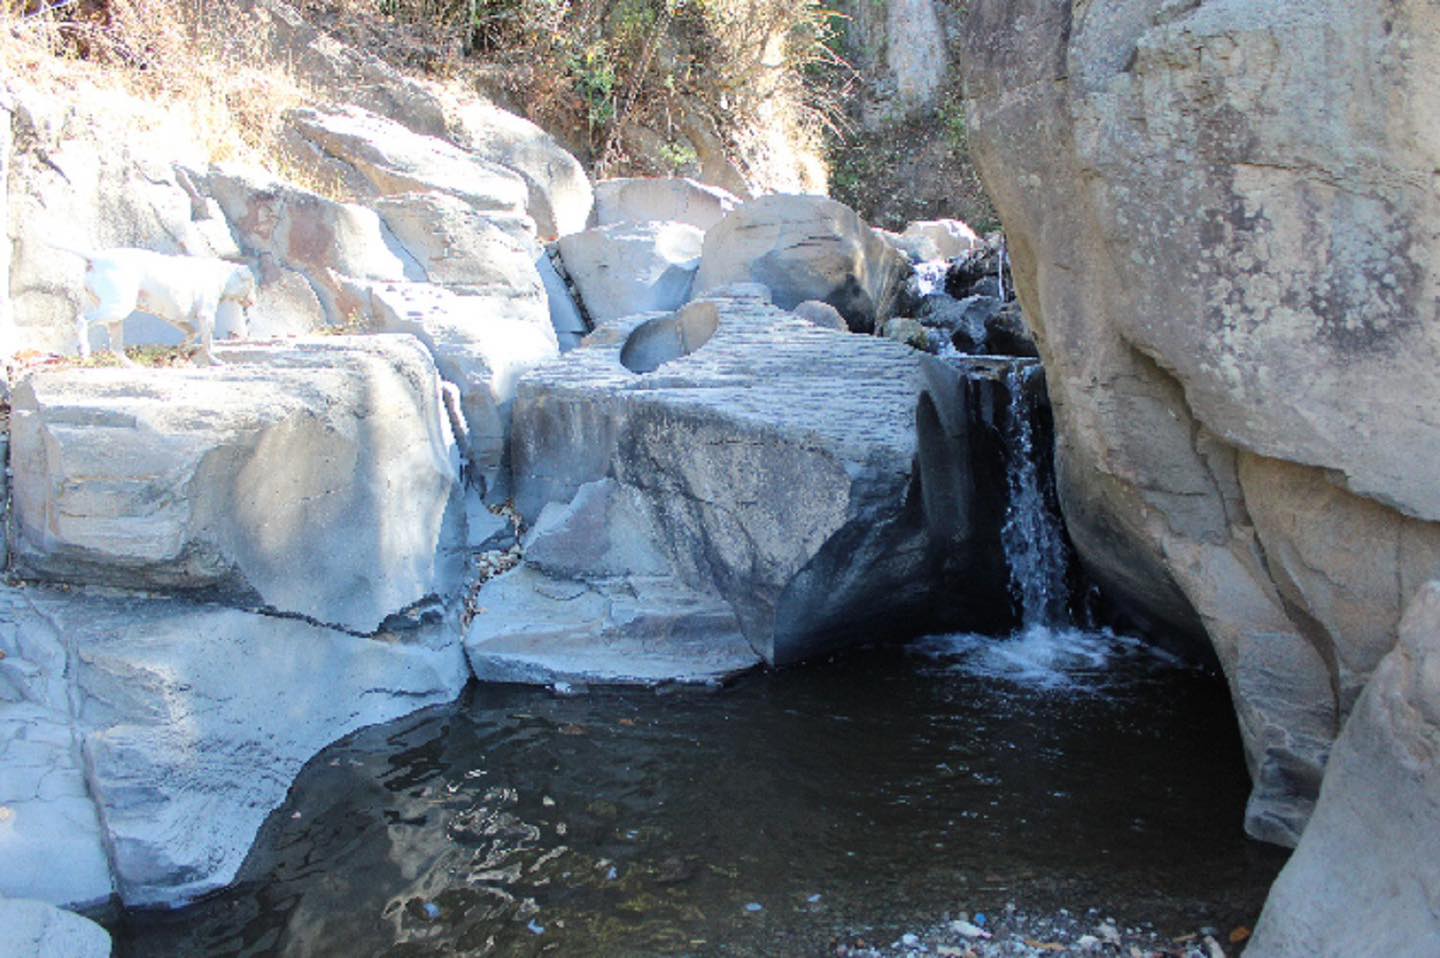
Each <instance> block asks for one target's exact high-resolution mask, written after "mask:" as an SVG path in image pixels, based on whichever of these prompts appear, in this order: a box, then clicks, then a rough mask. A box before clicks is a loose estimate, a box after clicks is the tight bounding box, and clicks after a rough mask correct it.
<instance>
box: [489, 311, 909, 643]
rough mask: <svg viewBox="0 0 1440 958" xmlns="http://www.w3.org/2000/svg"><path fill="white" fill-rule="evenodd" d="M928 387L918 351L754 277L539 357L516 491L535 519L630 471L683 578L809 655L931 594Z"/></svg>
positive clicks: (760, 636) (529, 387)
mask: <svg viewBox="0 0 1440 958" xmlns="http://www.w3.org/2000/svg"><path fill="white" fill-rule="evenodd" d="M627 364H628V365H627ZM632 368H635V369H649V370H651V371H649V372H643V373H639V372H635V371H632ZM920 390H921V363H920V356H919V354H918V353H915V352H914V351H913V350H909V349H907V348H905V347H903V346H900V345H898V344H894V343H887V342H883V341H880V340H878V339H875V338H873V337H861V336H851V335H848V334H843V333H837V332H834V331H831V330H825V329H821V328H819V327H816V326H814V325H813V324H811V323H809V322H806V321H805V320H803V319H799V318H797V317H795V316H792V315H790V314H788V313H785V312H783V311H781V310H779V309H777V308H775V307H773V306H771V305H770V304H769V303H768V295H767V291H765V290H764V289H760V288H755V287H742V288H741V289H739V290H732V291H730V292H729V293H727V294H726V297H725V298H715V299H711V300H706V301H701V302H696V303H691V304H690V305H688V306H686V307H685V308H684V309H683V310H681V311H680V312H679V313H678V314H655V315H651V316H645V317H636V318H633V319H630V320H626V321H623V322H620V323H616V324H612V325H610V326H606V327H602V328H601V329H600V330H598V331H597V332H596V333H594V334H592V335H591V337H589V339H588V340H587V344H586V345H585V346H584V347H582V348H580V349H577V350H574V351H572V352H570V353H568V354H566V356H565V357H563V358H562V359H560V360H557V361H552V362H548V363H545V364H542V365H540V366H538V367H536V368H535V369H534V370H532V371H531V372H530V373H528V374H527V375H526V376H525V378H524V379H523V380H522V381H521V384H520V387H519V391H518V394H517V399H516V408H515V429H514V440H513V442H512V460H513V466H514V475H515V492H516V502H517V505H518V506H519V508H520V510H521V512H522V514H524V515H525V516H526V518H527V520H530V521H532V522H533V521H534V519H536V518H537V517H538V516H539V514H540V512H541V511H542V509H543V508H544V507H545V505H546V504H547V503H552V502H555V503H570V502H571V501H572V500H575V499H576V495H577V493H578V492H579V491H580V489H581V487H582V486H585V485H586V484H587V483H591V482H595V481H597V480H600V479H605V478H609V479H613V480H614V481H615V482H617V483H618V484H619V485H620V486H622V487H623V488H624V489H628V490H630V491H632V492H633V493H635V497H634V498H635V501H636V502H638V503H639V506H638V508H639V509H640V510H641V511H642V512H643V513H644V522H643V524H641V525H636V526H635V528H636V529H637V530H638V531H637V532H635V533H634V534H635V535H636V536H639V537H649V538H653V540H654V545H655V548H656V550H657V551H658V553H659V554H660V555H662V556H664V558H665V561H666V562H667V563H668V568H669V569H670V570H671V571H672V572H673V574H674V575H675V576H676V578H678V579H679V580H680V581H682V582H684V583H685V584H686V585H687V586H689V587H690V588H692V589H695V590H697V591H700V592H703V593H708V594H713V595H718V596H720V597H721V598H723V599H724V600H725V601H726V602H728V603H729V604H730V606H731V608H732V609H733V610H734V611H735V614H736V617H737V619H738V620H739V622H740V625H741V628H742V630H743V632H744V634H745V636H746V638H747V640H748V641H749V642H750V644H751V646H752V648H754V649H755V651H756V652H757V653H758V654H759V655H761V656H762V657H763V658H765V659H766V660H767V661H771V662H787V661H794V660H796V659H799V658H803V657H806V656H807V655H811V654H816V653H817V652H818V651H822V650H823V648H824V647H825V646H826V645H827V644H828V643H829V642H830V641H831V640H832V639H834V638H835V637H836V636H837V635H838V634H840V633H846V632H851V633H853V632H854V630H855V629H857V628H863V627H864V625H865V624H866V623H870V624H874V623H875V622H877V621H879V620H882V619H884V617H886V616H887V615H893V614H896V613H897V612H898V611H899V610H903V609H911V608H913V607H915V606H917V605H919V604H921V603H923V601H924V598H925V596H926V594H927V589H928V583H927V582H926V581H924V576H923V574H922V573H921V568H920V567H921V565H922V557H921V553H922V552H923V542H922V541H921V540H922V537H923V534H924V530H923V521H922V520H921V519H920V518H919V516H918V514H916V512H917V511H908V512H907V502H908V494H909V492H908V490H909V488H910V484H911V479H912V471H913V464H914V458H915V452H916V435H915V410H916V404H917V400H918V396H919V393H920ZM597 502H598V500H597ZM597 508H598V506H597ZM646 530H651V531H646ZM608 554H610V553H607V555H608ZM607 561H608V560H607ZM606 571H612V572H613V571H614V570H606ZM599 572H600V570H599V569H596V570H591V572H590V573H589V574H587V572H586V570H585V569H584V568H570V569H566V570H564V574H565V575H566V576H568V577H570V578H575V579H580V580H589V579H594V578H598V577H599Z"/></svg>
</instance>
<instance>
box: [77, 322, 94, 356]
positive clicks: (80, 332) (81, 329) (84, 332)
mask: <svg viewBox="0 0 1440 958" xmlns="http://www.w3.org/2000/svg"><path fill="white" fill-rule="evenodd" d="M75 339H76V340H77V341H78V342H79V344H80V358H81V359H89V358H90V318H89V316H88V315H87V314H86V313H80V314H79V315H78V316H76V317H75Z"/></svg>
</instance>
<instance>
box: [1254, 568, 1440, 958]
mask: <svg viewBox="0 0 1440 958" xmlns="http://www.w3.org/2000/svg"><path fill="white" fill-rule="evenodd" d="M1436 861H1440V582H1432V583H1430V584H1429V585H1427V586H1425V587H1424V588H1422V589H1420V590H1419V592H1418V594H1417V596H1416V598H1415V600H1414V601H1413V602H1412V603H1411V606H1410V610H1409V612H1408V613H1407V615H1406V616H1405V618H1404V620H1403V621H1402V622H1401V626H1400V639H1399V642H1398V643H1397V644H1396V646H1395V647H1394V648H1393V649H1392V650H1391V651H1390V652H1389V653H1388V654H1387V655H1386V656H1385V658H1384V659H1382V660H1381V662H1380V665H1379V666H1378V667H1377V668H1376V669H1375V670H1374V672H1373V673H1372V675H1371V677H1370V682H1369V684H1368V685H1366V687H1365V691H1364V692H1363V693H1362V694H1361V696H1360V699H1359V701H1358V702H1357V703H1356V704H1355V707H1354V709H1353V710H1352V711H1351V713H1350V719H1349V721H1348V722H1346V723H1345V728H1344V730H1343V731H1342V732H1341V733H1340V737H1339V738H1338V739H1337V740H1336V742H1335V747H1334V750H1333V751H1332V753H1331V755H1330V764H1329V768H1328V769H1327V771H1326V773H1325V784H1324V786H1323V787H1322V788H1321V790H1320V801H1319V804H1318V805H1316V807H1315V814H1314V816H1313V817H1312V818H1311V820H1310V825H1309V827H1308V828H1306V830H1305V835H1304V837H1303V838H1302V839H1301V840H1300V845H1299V847H1298V848H1296V850H1295V854H1294V855H1293V856H1291V858H1290V861H1289V862H1288V863H1287V864H1286V866H1285V870H1284V871H1282V872H1281V873H1280V877H1279V878H1278V879H1277V880H1276V882H1275V887H1274V890H1273V891H1272V892H1271V894H1270V898H1269V900H1268V901H1267V902H1266V903H1265V911H1264V913H1263V914H1262V915H1261V917H1260V923H1259V924H1258V925H1257V926H1256V928H1255V939H1254V941H1253V942H1252V943H1251V944H1250V946H1249V948H1247V949H1246V952H1245V953H1246V955H1249V956H1252V958H1302V956H1311V955H1362V954H1363V955H1402V956H1403V955H1413V956H1415V958H1421V956H1423V955H1430V954H1432V953H1433V952H1434V950H1435V945H1436V943H1437V942H1440V909H1437V908H1436V902H1437V901H1440V874H1437V872H1436V869H1435V863H1436ZM1338 868H1343V869H1344V880H1343V881H1341V880H1337V876H1336V870H1337V869H1338Z"/></svg>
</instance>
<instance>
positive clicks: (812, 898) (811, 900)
mask: <svg viewBox="0 0 1440 958" xmlns="http://www.w3.org/2000/svg"><path fill="white" fill-rule="evenodd" d="M805 900H806V901H808V902H809V903H810V904H812V905H813V904H815V903H816V902H817V901H819V900H820V895H819V894H814V895H811V896H810V897H809V898H807V899H805Z"/></svg>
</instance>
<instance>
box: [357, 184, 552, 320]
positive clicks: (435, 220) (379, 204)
mask: <svg viewBox="0 0 1440 958" xmlns="http://www.w3.org/2000/svg"><path fill="white" fill-rule="evenodd" d="M373 206H374V209H375V211H376V212H377V213H379V214H380V218H381V219H382V220H384V222H385V225H386V227H388V228H389V230H390V232H391V233H393V234H394V236H395V238H396V239H397V240H398V241H399V242H400V244H401V245H402V246H403V247H404V248H405V252H406V253H408V254H409V255H410V256H411V257H413V258H414V260H415V262H416V263H417V264H419V267H420V269H421V270H422V271H423V272H424V274H425V279H426V281H428V282H431V283H437V284H439V285H442V286H453V287H480V288H491V289H494V288H505V289H511V290H513V291H515V293H516V294H517V295H519V294H521V293H524V294H525V295H528V296H537V297H538V298H539V299H540V300H541V302H542V305H543V296H539V292H540V289H541V283H540V277H539V275H538V274H537V273H536V272H535V268H534V265H533V264H534V262H535V257H536V256H537V255H539V246H538V244H537V243H536V241H535V224H534V222H532V221H531V220H530V218H529V217H527V216H523V215H521V216H516V215H499V214H494V213H487V212H484V211H481V210H477V209H475V208H473V207H471V206H470V205H469V204H468V203H466V201H465V200H463V199H461V198H459V197H456V196H451V195H449V194H446V193H403V194H401V195H399V196H385V197H381V198H380V199H377V200H375V201H374V202H373Z"/></svg>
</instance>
